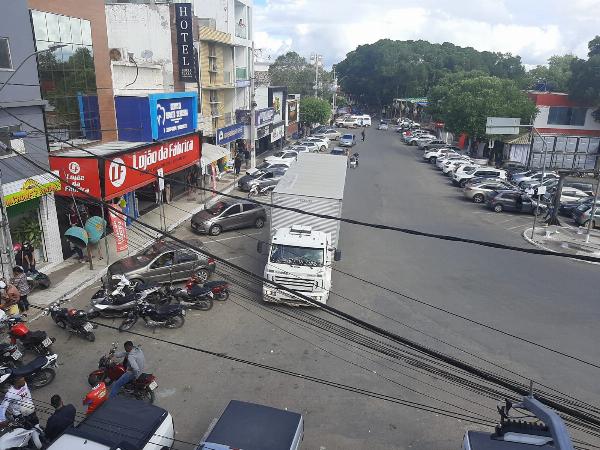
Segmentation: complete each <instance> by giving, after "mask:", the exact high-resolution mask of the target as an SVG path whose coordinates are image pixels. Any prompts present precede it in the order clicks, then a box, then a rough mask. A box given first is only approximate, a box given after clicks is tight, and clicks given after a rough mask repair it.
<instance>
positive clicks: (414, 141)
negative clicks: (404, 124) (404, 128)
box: [406, 134, 437, 145]
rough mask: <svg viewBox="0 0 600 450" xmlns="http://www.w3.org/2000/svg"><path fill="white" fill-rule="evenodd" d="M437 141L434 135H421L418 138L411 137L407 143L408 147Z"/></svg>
mask: <svg viewBox="0 0 600 450" xmlns="http://www.w3.org/2000/svg"><path fill="white" fill-rule="evenodd" d="M434 139H437V138H436V136H434V135H433V134H420V135H419V136H417V137H411V138H410V139H408V140H407V141H406V143H407V144H408V145H419V144H420V143H424V142H427V141H431V140H434Z"/></svg>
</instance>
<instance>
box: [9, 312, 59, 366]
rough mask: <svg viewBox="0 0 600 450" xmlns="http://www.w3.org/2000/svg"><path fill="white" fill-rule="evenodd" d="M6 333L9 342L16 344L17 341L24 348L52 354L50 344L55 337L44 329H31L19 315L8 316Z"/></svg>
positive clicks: (38, 352) (46, 354)
mask: <svg viewBox="0 0 600 450" xmlns="http://www.w3.org/2000/svg"><path fill="white" fill-rule="evenodd" d="M7 322H8V326H9V329H8V335H9V337H10V343H11V344H13V345H14V344H16V343H17V341H19V343H20V344H21V345H22V346H23V348H24V349H25V350H31V351H34V352H36V353H37V354H39V355H42V356H48V355H52V354H53V353H54V352H53V351H52V344H53V343H54V341H55V340H56V339H54V338H52V337H48V335H47V334H46V332H45V331H40V330H38V331H31V330H30V329H29V328H28V327H27V325H25V323H24V322H25V321H24V320H23V318H21V317H19V316H13V317H9V318H8V320H7Z"/></svg>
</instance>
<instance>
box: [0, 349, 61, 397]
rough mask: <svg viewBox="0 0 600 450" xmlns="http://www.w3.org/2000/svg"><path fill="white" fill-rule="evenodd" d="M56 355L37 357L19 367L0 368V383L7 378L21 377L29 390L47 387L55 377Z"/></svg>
mask: <svg viewBox="0 0 600 450" xmlns="http://www.w3.org/2000/svg"><path fill="white" fill-rule="evenodd" d="M57 360H58V355H56V354H54V355H49V356H38V357H37V358H35V359H34V360H33V361H31V362H29V363H27V364H24V365H22V366H20V367H6V366H4V367H0V383H4V382H5V381H6V380H8V379H9V378H11V377H13V378H18V377H23V378H25V381H26V382H27V385H28V386H29V387H30V388H31V389H39V388H42V387H44V386H48V385H49V384H50V383H52V381H53V380H54V378H55V377H56V371H55V370H54V369H56V368H57V367H58V366H57V363H56V361H57Z"/></svg>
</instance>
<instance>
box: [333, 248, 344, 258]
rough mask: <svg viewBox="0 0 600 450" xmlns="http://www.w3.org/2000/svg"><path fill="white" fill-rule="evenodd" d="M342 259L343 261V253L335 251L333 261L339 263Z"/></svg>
mask: <svg viewBox="0 0 600 450" xmlns="http://www.w3.org/2000/svg"><path fill="white" fill-rule="evenodd" d="M340 259H342V251H341V250H338V249H335V252H333V260H334V261H339V260H340Z"/></svg>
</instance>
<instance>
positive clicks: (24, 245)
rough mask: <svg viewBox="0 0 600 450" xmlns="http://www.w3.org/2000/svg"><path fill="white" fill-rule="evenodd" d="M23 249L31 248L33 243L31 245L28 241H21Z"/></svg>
mask: <svg viewBox="0 0 600 450" xmlns="http://www.w3.org/2000/svg"><path fill="white" fill-rule="evenodd" d="M23 250H33V245H31V242H29V241H25V242H23Z"/></svg>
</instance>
